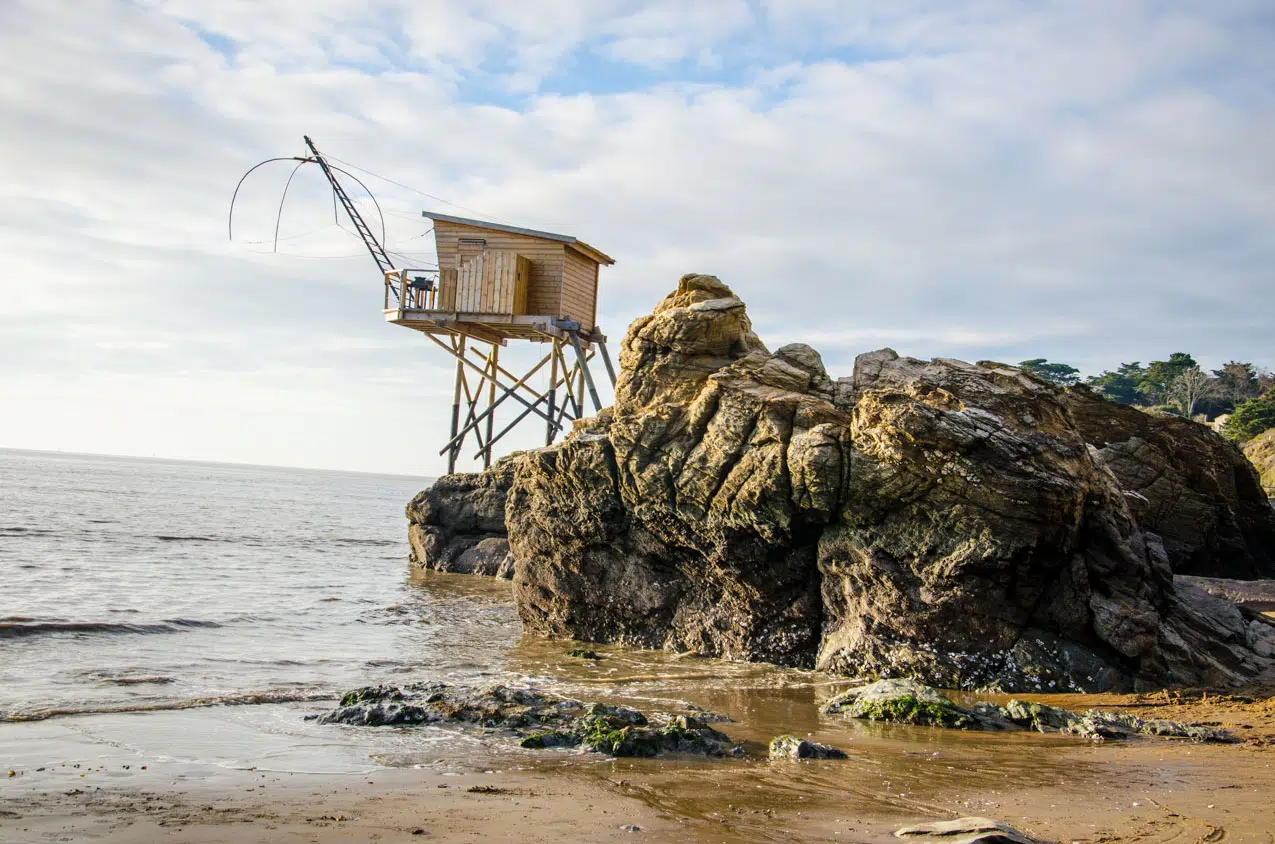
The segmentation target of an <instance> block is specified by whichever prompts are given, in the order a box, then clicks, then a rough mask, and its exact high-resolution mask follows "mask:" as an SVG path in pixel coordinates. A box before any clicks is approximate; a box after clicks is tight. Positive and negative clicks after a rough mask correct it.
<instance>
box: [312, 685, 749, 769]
mask: <svg viewBox="0 0 1275 844" xmlns="http://www.w3.org/2000/svg"><path fill="white" fill-rule="evenodd" d="M716 717H717V718H722V717H723V716H716ZM310 718H312V719H313V720H317V721H318V722H319V723H320V724H348V725H351V726H356V727H412V726H419V725H421V724H441V723H448V724H457V725H461V726H472V727H480V728H483V730H484V732H491V731H496V730H500V731H504V732H506V733H507V734H508V735H509V737H511V738H515V739H517V740H518V744H519V745H520V746H522V747H525V748H529V749H533V750H544V749H548V748H554V747H578V748H581V749H582V750H586V751H590V752H594V753H606V754H608V755H611V756H662V755H664V754H668V753H684V754H697V755H701V756H736V755H740V754H741V752H742V751H741V750H740V748H738V747H737V746H736V745H735V743H734V742H733V741H731V738H730V736H727V735H726V734H725V733H721V732H719V731H718V730H716V729H714V728H713V727H710V726H709V725H708V723H707V722H706V721H705V720H703V719H702V718H701V713H698V712H684V713H671V712H656V713H652V714H651V716H650V717H649V718H648V717H647V716H646V715H644V714H643V713H641V712H639V711H638V710H636V709H631V708H630V707H627V706H609V705H607V704H603V703H582V702H580V701H578V700H573V699H571V698H564V697H559V696H558V695H553V694H548V693H546V692H541V691H538V690H536V689H525V688H513V687H510V686H491V687H488V688H485V689H475V688H469V687H465V686H451V685H448V684H447V683H425V684H418V685H407V686H402V687H400V686H364V687H363V688H360V689H355V690H354V691H351V692H347V693H346V694H345V696H343V697H342V698H341V702H340V703H339V704H338V705H337V707H336V708H335V709H332V710H331V711H329V712H326V713H324V714H322V715H315V716H310ZM727 720H728V719H727Z"/></svg>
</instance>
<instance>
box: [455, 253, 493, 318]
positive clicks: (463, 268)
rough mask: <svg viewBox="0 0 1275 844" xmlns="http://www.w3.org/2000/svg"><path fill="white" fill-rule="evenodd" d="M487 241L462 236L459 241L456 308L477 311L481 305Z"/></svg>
mask: <svg viewBox="0 0 1275 844" xmlns="http://www.w3.org/2000/svg"><path fill="white" fill-rule="evenodd" d="M486 252H487V241H485V240H482V239H479V238H462V239H461V241H460V266H459V267H458V268H457V269H458V270H459V272H458V273H457V281H456V310H458V311H469V312H471V313H472V312H475V311H478V310H479V309H480V308H481V306H482V302H481V299H482V278H483V259H484V257H485V256H486Z"/></svg>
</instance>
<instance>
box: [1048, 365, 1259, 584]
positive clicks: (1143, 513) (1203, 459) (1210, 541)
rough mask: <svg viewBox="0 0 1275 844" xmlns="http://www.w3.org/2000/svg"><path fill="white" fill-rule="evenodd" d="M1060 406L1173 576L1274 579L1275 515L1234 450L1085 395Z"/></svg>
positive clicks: (1208, 434)
mask: <svg viewBox="0 0 1275 844" xmlns="http://www.w3.org/2000/svg"><path fill="white" fill-rule="evenodd" d="M1063 401H1064V403H1065V404H1066V406H1067V409H1068V410H1070V411H1071V415H1072V419H1073V420H1075V423H1076V427H1077V429H1079V431H1080V433H1081V436H1083V437H1084V438H1085V442H1087V443H1089V444H1090V445H1091V446H1093V447H1094V448H1095V449H1096V455H1095V456H1096V458H1097V459H1098V460H1099V462H1101V463H1102V464H1103V465H1104V466H1106V467H1107V468H1108V469H1110V470H1111V472H1112V474H1114V475H1115V477H1116V480H1117V482H1118V483H1119V485H1120V487H1121V489H1122V490H1123V491H1124V492H1125V493H1127V494H1128V504H1129V506H1130V509H1131V510H1132V512H1133V515H1134V518H1136V519H1137V520H1138V522H1139V524H1140V525H1141V526H1142V528H1143V529H1144V530H1148V531H1152V532H1154V533H1155V534H1157V535H1158V536H1159V537H1160V539H1161V540H1162V542H1163V543H1164V550H1165V552H1166V553H1167V554H1168V555H1169V563H1170V565H1171V566H1172V567H1173V570H1174V572H1177V573H1180V574H1191V575H1198V576H1205V577H1227V578H1254V577H1275V511H1272V510H1271V506H1270V502H1269V500H1268V499H1267V496H1266V493H1265V491H1263V489H1262V486H1261V482H1260V480H1259V478H1258V474H1257V471H1256V470H1255V469H1254V468H1253V465H1252V464H1251V463H1249V461H1248V460H1247V459H1246V458H1245V456H1244V453H1243V452H1242V451H1240V449H1239V448H1238V447H1237V446H1235V445H1234V444H1233V443H1231V442H1229V441H1228V440H1226V439H1223V438H1222V437H1220V436H1218V435H1217V433H1215V432H1214V431H1212V430H1211V429H1209V428H1208V427H1206V426H1205V425H1201V424H1200V423H1198V422H1192V421H1191V420H1189V419H1183V418H1181V417H1179V416H1172V415H1169V414H1151V413H1146V412H1144V411H1141V410H1138V409H1137V408H1133V407H1124V406H1121V405H1118V404H1115V403H1113V402H1109V401H1107V400H1106V399H1104V398H1102V397H1100V396H1098V395H1096V394H1095V393H1092V392H1090V391H1088V390H1085V389H1075V390H1070V391H1068V392H1067V393H1066V394H1065V395H1064V397H1063Z"/></svg>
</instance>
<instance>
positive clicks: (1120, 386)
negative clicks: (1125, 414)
mask: <svg viewBox="0 0 1275 844" xmlns="http://www.w3.org/2000/svg"><path fill="white" fill-rule="evenodd" d="M1145 374H1146V370H1145V369H1143V368H1142V364H1140V363H1139V362H1138V361H1136V360H1135V361H1134V362H1133V363H1122V364H1120V368H1119V369H1117V370H1116V371H1115V372H1110V371H1108V372H1104V373H1102V374H1101V375H1095V376H1093V377H1091V378H1090V379H1089V386H1091V387H1093V388H1094V389H1095V390H1097V391H1098V392H1100V393H1102V394H1103V395H1104V396H1106V397H1107V398H1108V399H1110V400H1111V401H1113V402H1115V403H1116V404H1134V403H1136V402H1137V401H1138V399H1139V398H1141V393H1139V392H1138V385H1139V384H1140V383H1142V378H1143V376H1144V375H1145Z"/></svg>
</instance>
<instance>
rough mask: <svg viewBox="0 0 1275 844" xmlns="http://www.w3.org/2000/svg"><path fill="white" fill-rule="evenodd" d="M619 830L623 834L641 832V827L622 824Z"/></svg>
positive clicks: (633, 824) (632, 824)
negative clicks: (622, 831) (623, 832)
mask: <svg viewBox="0 0 1275 844" xmlns="http://www.w3.org/2000/svg"><path fill="white" fill-rule="evenodd" d="M620 829H622V830H624V831H625V832H641V831H642V827H640V826H638V825H637V824H635V823H626V824H622V825H621V826H620Z"/></svg>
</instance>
